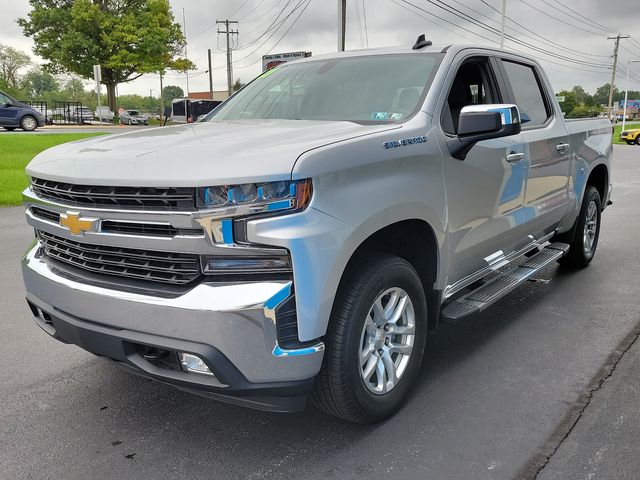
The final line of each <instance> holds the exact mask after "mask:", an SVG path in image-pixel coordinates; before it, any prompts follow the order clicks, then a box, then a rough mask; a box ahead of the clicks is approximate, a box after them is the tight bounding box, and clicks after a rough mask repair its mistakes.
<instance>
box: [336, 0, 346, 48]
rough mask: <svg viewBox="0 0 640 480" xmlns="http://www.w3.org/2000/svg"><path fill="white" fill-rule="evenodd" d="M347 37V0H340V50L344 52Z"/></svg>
mask: <svg viewBox="0 0 640 480" xmlns="http://www.w3.org/2000/svg"><path fill="white" fill-rule="evenodd" d="M346 39H347V0H338V51H339V52H344V47H345V42H346Z"/></svg>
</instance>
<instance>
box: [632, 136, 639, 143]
mask: <svg viewBox="0 0 640 480" xmlns="http://www.w3.org/2000/svg"><path fill="white" fill-rule="evenodd" d="M633 143H635V144H636V145H640V135H638V136H637V137H636V141H635V142H633ZM633 143H632V145H633Z"/></svg>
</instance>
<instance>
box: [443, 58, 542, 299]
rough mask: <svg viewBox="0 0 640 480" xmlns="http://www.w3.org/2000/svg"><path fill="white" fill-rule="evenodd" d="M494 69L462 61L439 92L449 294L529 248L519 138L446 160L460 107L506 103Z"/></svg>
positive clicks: (485, 61)
mask: <svg viewBox="0 0 640 480" xmlns="http://www.w3.org/2000/svg"><path fill="white" fill-rule="evenodd" d="M497 69H498V67H497V63H496V62H495V59H494V58H493V57H489V56H486V55H473V56H467V57H463V58H461V59H460V60H458V61H454V63H453V64H452V68H451V70H450V73H449V75H448V79H447V81H446V85H447V86H446V87H445V89H444V90H443V94H444V95H446V98H445V99H444V101H443V103H442V107H441V115H440V123H441V127H442V133H443V136H442V137H441V140H442V142H441V145H442V147H441V148H442V152H443V155H444V163H443V168H444V171H443V174H444V181H445V185H446V191H447V217H448V218H447V228H448V238H449V242H450V244H449V247H448V251H449V252H450V253H449V260H448V263H449V268H448V272H449V273H448V275H449V278H448V284H449V285H450V286H451V287H452V290H455V288H456V285H460V283H459V282H462V283H465V282H466V281H467V280H469V277H470V276H472V275H474V274H477V273H478V272H480V271H483V270H486V269H487V268H498V266H500V265H501V264H502V262H503V260H504V258H505V257H506V256H508V255H509V254H510V253H512V252H514V251H516V250H519V249H520V248H522V247H523V246H524V244H526V243H530V242H531V239H529V238H527V236H526V234H525V233H524V231H523V229H522V228H521V223H522V208H523V202H524V187H525V182H526V178H525V177H526V169H525V166H524V163H523V162H522V158H521V157H522V155H518V154H522V153H524V144H523V138H522V136H521V135H512V136H509V137H503V138H497V139H492V140H484V141H481V142H478V143H477V144H476V145H474V147H473V148H472V149H471V150H470V151H469V153H468V154H467V156H466V158H465V159H464V160H458V159H455V158H453V157H451V156H450V154H449V150H448V148H447V146H446V141H447V139H449V138H454V137H455V135H456V128H457V122H458V117H459V115H460V110H461V109H462V108H463V107H464V106H467V105H478V104H495V103H506V102H505V98H504V97H505V95H503V89H504V85H503V81H502V78H501V76H500V75H499V74H498V72H497ZM437 112H438V110H436V114H437Z"/></svg>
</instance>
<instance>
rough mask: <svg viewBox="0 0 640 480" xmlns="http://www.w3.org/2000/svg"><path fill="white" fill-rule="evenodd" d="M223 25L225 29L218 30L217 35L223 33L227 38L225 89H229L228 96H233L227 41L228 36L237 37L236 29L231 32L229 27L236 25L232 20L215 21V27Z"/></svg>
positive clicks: (229, 45) (229, 52) (228, 43)
mask: <svg viewBox="0 0 640 480" xmlns="http://www.w3.org/2000/svg"><path fill="white" fill-rule="evenodd" d="M220 24H222V25H224V26H225V29H224V30H220V29H218V35H219V34H221V33H224V34H225V35H226V36H227V88H228V89H229V96H231V95H233V70H232V66H231V43H230V41H229V35H236V36H237V35H238V33H239V32H238V29H236V30H231V29H230V28H229V25H234V24H235V25H238V22H237V21H234V20H216V25H220Z"/></svg>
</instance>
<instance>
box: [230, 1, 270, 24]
mask: <svg viewBox="0 0 640 480" xmlns="http://www.w3.org/2000/svg"><path fill="white" fill-rule="evenodd" d="M264 2H265V0H260V1H259V2H258V3H257V5H256V6H255V7H253V8H252V9H251V10H249V11H248V12H247V13H245V14H244V15H242V16H241V17H240V18H238V20H244V19H245V18H247V17H248V16H249V15H251V14H252V13H253V12H255V11H256V10H257V9H258V8H260V5H262V4H263V3H264ZM236 13H237V12H236Z"/></svg>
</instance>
